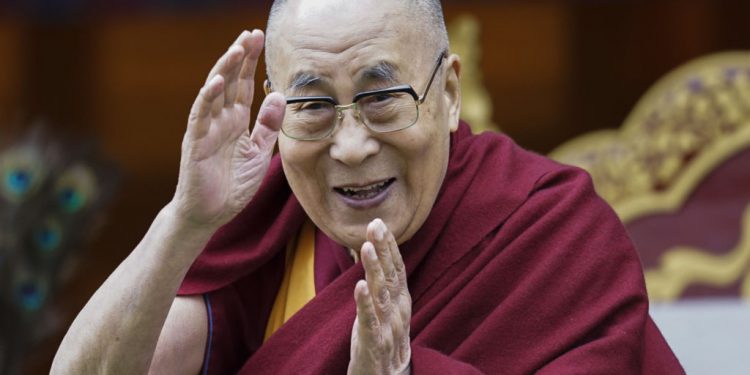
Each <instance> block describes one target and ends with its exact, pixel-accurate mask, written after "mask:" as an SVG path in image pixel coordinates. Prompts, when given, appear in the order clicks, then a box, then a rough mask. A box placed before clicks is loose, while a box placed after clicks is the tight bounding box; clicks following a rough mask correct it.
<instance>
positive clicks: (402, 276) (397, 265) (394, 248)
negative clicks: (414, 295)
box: [385, 231, 409, 295]
mask: <svg viewBox="0 0 750 375" xmlns="http://www.w3.org/2000/svg"><path fill="white" fill-rule="evenodd" d="M385 238H386V242H388V249H389V250H390V255H391V261H392V263H393V268H394V271H395V273H396V277H397V278H398V285H399V287H401V288H402V290H401V292H404V293H406V294H407V295H408V294H409V284H408V283H407V278H406V266H405V265H404V259H403V258H402V257H401V251H399V249H398V243H396V238H395V237H393V233H391V231H386V233H385Z"/></svg>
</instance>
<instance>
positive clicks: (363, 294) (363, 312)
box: [354, 280, 380, 347]
mask: <svg viewBox="0 0 750 375" xmlns="http://www.w3.org/2000/svg"><path fill="white" fill-rule="evenodd" d="M354 301H355V302H356V304H357V330H358V331H357V336H358V337H359V339H360V340H361V341H362V342H361V343H360V346H363V345H364V347H373V346H375V345H377V344H378V343H379V342H380V321H379V320H378V317H377V315H376V314H375V306H373V303H372V297H371V296H370V290H369V288H368V287H367V282H366V281H364V280H360V281H358V282H357V285H356V286H355V287H354Z"/></svg>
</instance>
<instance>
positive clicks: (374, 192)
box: [333, 178, 396, 200]
mask: <svg viewBox="0 0 750 375" xmlns="http://www.w3.org/2000/svg"><path fill="white" fill-rule="evenodd" d="M394 181H396V179H395V178H389V179H387V180H383V181H380V182H376V183H374V184H370V185H366V186H342V187H335V188H333V190H334V191H335V192H337V193H339V194H341V195H343V196H344V197H346V198H349V199H356V200H367V199H372V198H374V197H377V196H378V195H379V194H380V193H382V192H384V191H386V190H387V189H388V187H389V186H391V184H393V182H394Z"/></svg>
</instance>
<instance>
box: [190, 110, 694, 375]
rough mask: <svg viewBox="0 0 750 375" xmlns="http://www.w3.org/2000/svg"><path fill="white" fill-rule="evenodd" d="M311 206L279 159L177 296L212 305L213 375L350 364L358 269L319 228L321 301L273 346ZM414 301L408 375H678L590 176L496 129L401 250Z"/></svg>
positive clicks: (466, 141) (318, 370)
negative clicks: (279, 299) (294, 247)
mask: <svg viewBox="0 0 750 375" xmlns="http://www.w3.org/2000/svg"><path fill="white" fill-rule="evenodd" d="M305 218H306V217H305V213H304V211H303V210H302V208H301V206H300V204H299V202H298V201H297V199H296V198H295V197H294V195H293V194H292V192H291V190H290V188H289V186H288V184H287V182H286V179H285V177H284V174H283V171H282V168H281V162H280V159H279V157H278V156H275V157H274V159H273V161H272V164H271V167H270V169H269V172H268V175H267V176H266V179H265V180H264V183H263V185H262V186H261V188H260V190H259V191H258V193H257V194H256V196H255V197H254V198H253V200H252V202H250V204H249V205H248V206H247V207H246V209H245V210H243V211H242V212H241V213H240V214H239V215H238V216H237V217H236V218H235V219H234V220H233V221H232V222H230V223H229V224H227V225H226V226H224V227H223V228H222V229H221V230H219V231H218V232H217V233H216V235H215V236H214V237H213V238H212V239H211V241H210V242H209V244H208V246H207V247H206V249H205V250H204V252H203V253H202V254H201V255H200V256H199V257H198V259H197V260H196V261H195V263H194V264H193V266H192V268H191V269H190V271H189V272H188V275H187V276H186V278H185V280H184V282H183V284H182V287H181V288H180V291H179V293H180V294H182V295H193V294H204V295H205V296H206V297H205V298H206V301H207V305H208V306H209V310H210V313H209V320H210V322H209V326H210V332H209V336H210V337H209V343H208V344H209V345H208V348H207V353H206V370H207V373H208V374H223V373H241V374H344V373H346V369H347V366H348V363H349V350H350V339H351V331H352V325H353V323H354V318H355V315H356V313H355V303H354V297H353V293H354V286H355V284H356V282H357V281H358V280H360V279H363V278H364V270H363V268H362V266H361V264H359V263H357V264H354V262H353V260H352V258H351V257H350V255H349V254H348V252H347V250H346V249H345V248H344V247H342V246H341V245H338V244H337V243H335V242H334V241H332V240H331V239H330V238H328V237H327V236H326V235H325V234H324V233H322V232H321V231H317V232H316V238H315V255H314V257H315V260H314V263H315V265H314V269H315V290H316V296H315V298H314V299H313V300H311V301H310V302H309V303H308V304H307V305H305V306H304V307H303V308H302V309H301V310H300V311H299V312H297V313H296V314H295V315H294V316H292V318H291V319H290V320H288V321H287V322H286V323H285V324H284V325H283V326H282V327H281V328H280V329H279V330H278V331H276V332H275V333H274V334H273V335H272V336H271V337H270V338H269V339H268V341H266V342H265V343H263V341H262V339H263V333H264V330H265V326H266V322H267V320H268V315H269V313H270V310H271V306H272V305H273V302H274V299H275V296H276V291H277V290H278V287H279V284H280V282H281V277H282V275H283V267H284V256H285V255H284V253H285V251H284V249H285V248H286V245H287V242H288V241H289V240H290V239H291V238H293V236H294V235H295V234H296V233H297V232H298V231H299V229H300V226H301V225H302V223H303V221H304V220H305ZM399 248H400V251H401V253H402V254H403V258H404V263H405V265H406V270H407V275H408V285H409V291H410V294H411V296H412V303H413V308H412V319H411V332H410V336H411V346H412V362H411V366H412V373H413V374H431V375H432V374H529V373H535V372H538V373H541V374H638V373H643V374H682V373H684V371H683V370H682V368H681V366H680V364H679V362H678V361H677V359H676V358H675V356H674V355H673V353H672V351H671V350H670V348H669V346H668V345H667V343H666V342H665V340H664V339H663V337H662V335H661V333H660V332H659V331H658V329H657V328H656V326H655V325H654V324H653V322H652V321H651V319H650V317H649V316H648V299H647V296H646V289H645V285H644V280H643V272H642V269H641V264H640V261H639V259H638V256H637V254H636V252H635V250H634V248H633V245H632V243H631V241H630V239H629V238H628V236H627V234H626V233H625V230H624V228H623V226H622V224H621V223H620V221H619V220H618V219H617V217H616V215H615V213H614V212H613V211H612V209H611V208H610V207H609V206H608V205H607V204H606V203H605V202H604V201H603V200H601V199H600V198H599V197H598V196H597V195H596V193H595V192H594V189H593V186H592V184H591V180H590V178H589V176H588V175H587V174H586V173H585V172H584V171H582V170H580V169H577V168H574V167H569V166H563V165H560V164H557V163H555V162H553V161H550V160H548V159H546V158H544V157H542V156H539V155H536V154H534V153H531V152H528V151H525V150H523V149H521V148H520V147H518V146H516V145H515V144H514V143H513V142H512V141H511V140H510V139H509V138H507V137H506V136H504V135H500V134H491V133H484V134H481V135H472V134H471V131H470V130H469V127H468V126H467V125H466V124H465V123H461V124H460V126H459V129H458V130H457V131H456V132H454V133H453V134H452V135H451V145H450V160H449V164H448V170H447V173H446V177H445V181H444V183H443V186H442V188H441V190H440V193H439V195H438V197H437V200H436V202H435V205H434V207H433V209H432V211H431V212H430V214H429V216H428V218H427V220H426V222H425V223H424V225H423V226H422V227H421V228H420V229H419V231H418V232H417V233H416V234H415V235H414V236H413V237H412V238H411V239H409V240H408V241H406V242H405V243H403V244H401V245H400V246H399Z"/></svg>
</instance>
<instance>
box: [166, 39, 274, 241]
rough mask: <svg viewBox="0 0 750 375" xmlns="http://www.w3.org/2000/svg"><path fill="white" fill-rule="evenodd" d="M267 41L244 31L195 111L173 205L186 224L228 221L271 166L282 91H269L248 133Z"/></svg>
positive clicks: (217, 67) (215, 225)
mask: <svg viewBox="0 0 750 375" xmlns="http://www.w3.org/2000/svg"><path fill="white" fill-rule="evenodd" d="M263 40H264V35H263V32H262V31H260V30H254V31H253V32H249V31H244V32H243V33H242V34H241V35H240V36H239V38H237V40H236V41H235V42H234V43H233V44H232V45H231V46H230V47H229V49H228V50H227V52H226V53H224V55H223V56H222V57H221V58H220V59H219V60H218V61H217V62H216V65H214V67H213V69H212V70H211V72H210V73H209V75H208V78H207V79H206V83H205V85H204V86H203V87H202V88H201V90H200V93H199V94H198V96H197V98H196V99H195V102H194V103H193V106H192V109H191V110H190V116H189V118H188V126H187V131H186V133H185V136H184V138H183V142H182V159H181V161H180V176H179V181H178V184H177V190H176V192H175V196H174V199H173V200H172V202H171V203H170V205H171V206H172V209H173V212H174V214H175V215H177V217H178V218H179V219H181V220H183V221H185V222H187V223H190V224H196V225H200V226H207V227H209V228H213V229H216V228H218V227H219V226H221V225H223V224H224V223H226V222H227V221H229V220H230V219H232V218H233V217H234V216H235V215H236V214H237V213H239V211H240V210H242V208H244V207H245V205H247V203H248V202H249V201H250V199H252V197H253V196H254V195H255V193H256V192H257V190H258V188H259V186H260V183H261V182H262V180H263V177H264V175H265V173H266V171H267V169H268V166H269V164H270V160H271V155H272V153H273V147H274V144H275V142H276V139H277V137H278V132H279V129H280V127H281V122H282V120H283V117H284V109H285V102H284V98H283V96H282V95H280V94H270V95H268V96H267V97H266V99H265V101H264V102H263V105H262V106H261V109H260V112H259V114H258V116H257V120H256V124H255V127H254V129H253V132H252V133H250V132H249V130H248V125H249V124H250V117H251V113H250V112H251V111H250V106H251V105H252V101H253V95H254V92H253V91H254V82H255V69H256V66H257V63H258V58H259V56H260V53H261V50H262V49H263Z"/></svg>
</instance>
